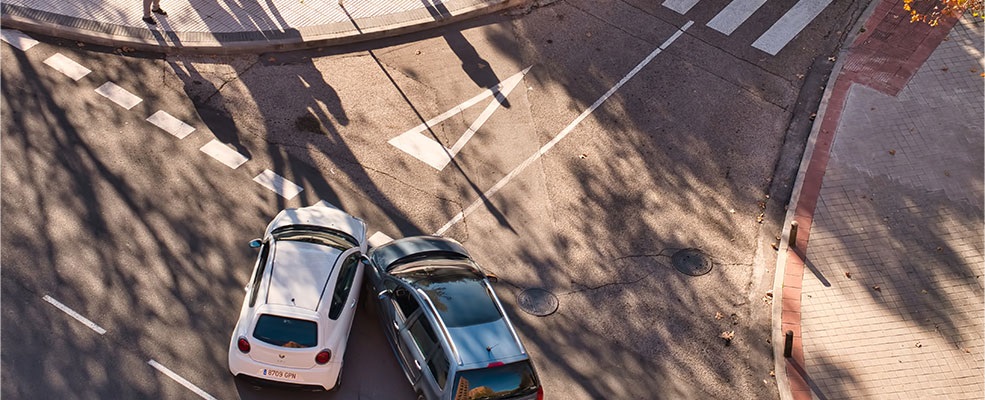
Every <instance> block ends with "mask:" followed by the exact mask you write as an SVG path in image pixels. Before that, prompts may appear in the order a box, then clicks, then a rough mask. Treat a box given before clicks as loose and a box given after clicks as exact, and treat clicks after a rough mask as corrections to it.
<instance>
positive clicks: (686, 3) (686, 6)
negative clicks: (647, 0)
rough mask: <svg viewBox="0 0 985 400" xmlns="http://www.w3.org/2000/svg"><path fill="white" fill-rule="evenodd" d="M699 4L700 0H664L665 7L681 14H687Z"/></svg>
mask: <svg viewBox="0 0 985 400" xmlns="http://www.w3.org/2000/svg"><path fill="white" fill-rule="evenodd" d="M695 4H698V0H664V2H663V6H664V7H667V8H669V9H671V10H674V11H677V12H678V13H680V14H687V12H688V10H690V9H691V7H694V5H695Z"/></svg>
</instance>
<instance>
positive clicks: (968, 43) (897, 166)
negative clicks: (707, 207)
mask: <svg viewBox="0 0 985 400" xmlns="http://www.w3.org/2000/svg"><path fill="white" fill-rule="evenodd" d="M884 3H890V2H888V1H884ZM887 15H889V16H891V15H892V14H891V13H890V14H887ZM983 27H985V24H983V23H982V21H981V20H980V19H979V20H977V21H976V20H975V19H973V18H970V17H968V18H962V19H960V20H959V21H958V22H957V24H956V25H954V27H953V29H951V30H950V33H949V34H948V36H947V37H946V38H945V39H944V40H943V41H941V42H940V45H939V46H938V47H937V48H936V50H934V51H933V53H931V54H930V55H929V57H928V58H927V59H926V62H922V65H921V64H920V63H916V64H915V66H916V67H919V69H916V70H915V74H913V75H912V77H911V78H910V79H909V80H908V81H906V80H905V78H906V77H907V76H908V73H907V71H904V70H905V69H906V67H905V66H906V62H904V63H902V65H903V67H900V68H899V69H897V70H895V73H891V74H885V75H886V76H887V77H888V78H890V79H888V80H886V81H885V82H882V83H880V82H875V81H878V80H879V79H875V80H871V79H870V80H868V81H866V82H863V83H858V82H860V81H864V80H858V81H856V83H853V84H850V86H844V87H847V90H846V91H845V93H844V99H843V101H844V102H843V107H841V108H840V110H831V109H829V110H827V112H828V113H831V112H836V113H839V112H840V119H836V120H835V121H836V123H837V125H836V129H835V132H834V134H833V142H831V143H830V152H829V154H827V156H828V159H827V160H826V162H827V164H826V169H825V170H824V172H823V183H822V184H821V186H820V190H819V192H816V193H815V194H813V195H814V196H816V208H815V209H814V211H813V216H812V220H811V217H810V216H808V217H807V220H808V224H807V225H808V226H809V232H807V233H801V235H805V234H806V236H807V237H809V240H808V241H807V242H805V243H803V244H805V245H806V254H804V255H803V257H802V258H801V257H798V256H796V255H795V256H794V257H792V258H794V259H800V261H802V262H803V267H802V269H801V270H802V278H803V279H802V282H801V283H802V285H801V287H800V288H799V291H800V296H799V298H796V297H795V296H794V295H792V293H794V291H791V292H790V293H787V292H788V289H796V288H795V287H794V285H795V284H796V281H795V280H793V279H790V276H787V277H786V279H785V281H786V282H785V284H784V287H783V290H784V299H783V300H784V301H785V302H787V303H788V304H787V305H789V306H791V307H787V306H785V307H784V308H783V316H784V318H783V323H784V328H783V329H784V330H786V329H788V328H797V326H798V325H799V332H797V344H798V347H799V348H798V349H796V350H795V353H796V354H794V358H793V359H792V361H787V363H786V365H787V366H788V372H789V370H791V369H793V370H794V375H799V376H802V377H803V378H804V381H802V382H800V383H801V385H798V382H797V381H798V378H797V377H796V376H795V377H794V378H791V383H790V384H791V386H792V388H791V390H792V392H793V393H792V398H797V399H802V398H803V399H806V398H811V397H813V398H815V399H846V398H858V399H924V398H927V399H930V398H933V399H937V398H948V399H981V398H982V397H983V395H985V342H983V338H982V335H983V332H985V321H983V319H985V301H983V298H985V278H983V275H985V243H983V239H985V238H983V229H985V222H983V214H985V212H983V203H985V195H983V193H985V190H983V185H985V184H983V182H985V177H983V175H985V124H983V108H982V107H983V104H985V94H983V88H985V85H983V81H985V80H983V76H985V75H983V71H985V59H983V54H985V49H983V47H985V44H983V34H985V29H983ZM941 29H947V27H946V26H945V27H943V28H941ZM945 32H946V31H945ZM878 34H879V33H878V32H876V33H872V35H873V36H875V35H878ZM932 34H933V33H931V35H932ZM938 40H939V39H938ZM869 56H871V57H874V58H878V57H885V58H887V59H892V57H894V56H896V54H877V53H873V54H870V55H869ZM850 63H851V61H848V62H847V63H846V68H850V67H851V65H847V64H850ZM911 64H913V63H911ZM885 71H890V72H894V70H892V69H889V70H886V69H883V72H885ZM901 76H902V77H903V80H901V81H900V82H901V83H905V86H902V87H901V88H898V89H899V90H898V92H897V91H895V90H892V89H891V86H892V85H891V84H886V82H889V81H891V80H892V79H897V80H899V79H898V78H899V77H901ZM839 79H841V78H839ZM866 83H867V84H866ZM837 87H838V85H835V88H829V90H838V89H837ZM833 107H837V105H833ZM819 118H820V117H819ZM821 129H824V128H823V125H822V128H821ZM822 140H823V139H822ZM815 157H818V156H817V155H815ZM808 179H810V178H808ZM811 195H812V194H810V193H807V194H806V196H811ZM799 247H800V248H804V246H803V245H801V246H799ZM787 265H790V264H787ZM788 294H790V295H789V296H788ZM793 305H796V306H798V307H799V309H800V310H799V313H794V312H792V311H788V310H792V309H793V307H792V306H793ZM777 356H778V357H782V355H780V354H778V355H777ZM791 367H792V368H791ZM798 368H799V370H798ZM805 386H806V387H805Z"/></svg>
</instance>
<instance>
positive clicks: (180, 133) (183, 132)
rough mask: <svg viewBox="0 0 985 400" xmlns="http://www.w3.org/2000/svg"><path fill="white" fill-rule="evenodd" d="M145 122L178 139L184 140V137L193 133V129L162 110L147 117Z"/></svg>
mask: <svg viewBox="0 0 985 400" xmlns="http://www.w3.org/2000/svg"><path fill="white" fill-rule="evenodd" d="M147 122H150V123H152V124H154V126H156V127H158V128H161V129H163V130H164V131H165V132H167V133H170V134H171V135H174V137H176V138H178V139H184V138H185V136H188V135H189V134H191V133H192V132H194V131H195V127H193V126H191V125H188V124H186V123H185V122H184V121H182V120H180V119H177V118H175V117H174V116H172V115H171V114H168V113H167V112H166V111H164V110H157V112H156V113H154V115H151V116H149V117H147Z"/></svg>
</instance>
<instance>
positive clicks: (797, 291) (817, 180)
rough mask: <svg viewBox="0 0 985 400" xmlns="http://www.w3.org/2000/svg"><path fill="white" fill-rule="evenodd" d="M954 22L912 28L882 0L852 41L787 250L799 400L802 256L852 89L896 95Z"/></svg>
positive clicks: (899, 6)
mask: <svg viewBox="0 0 985 400" xmlns="http://www.w3.org/2000/svg"><path fill="white" fill-rule="evenodd" d="M877 1H878V0H877ZM955 22H957V20H956V19H953V18H948V19H945V20H943V21H941V24H940V25H938V26H936V27H931V26H929V25H927V24H923V23H910V17H909V13H908V12H907V11H905V10H904V9H903V0H881V1H880V2H879V4H877V5H876V8H875V11H874V12H873V13H872V15H871V16H870V17H869V19H868V20H867V21H866V22H865V25H864V31H863V32H861V33H860V34H859V35H858V36H857V37H856V38H855V40H854V41H853V42H852V44H851V47H850V48H849V49H848V52H847V55H846V59H845V60H844V62H843V64H842V68H841V70H840V71H838V72H837V73H838V76H837V78H836V79H835V83H834V85H833V87H831V88H829V89H828V90H829V91H830V96H829V98H828V104H827V108H826V109H825V110H824V115H822V116H820V124H821V125H820V129H819V131H818V133H817V138H816V141H815V145H814V148H813V151H812V153H811V159H810V162H809V163H808V166H807V171H806V173H805V176H804V180H803V185H802V187H801V191H800V197H799V200H798V202H797V204H796V207H795V211H794V220H795V221H797V224H798V225H799V229H798V234H797V238H796V243H791V244H790V246H788V250H787V261H786V265H785V268H784V277H783V293H782V296H781V302H782V305H781V307H782V312H781V324H780V325H781V327H782V331H783V332H787V331H792V332H793V337H794V340H793V349H792V354H791V355H792V356H791V357H790V358H787V359H786V375H787V380H788V382H789V384H790V391H791V395H792V397H793V398H794V399H796V400H810V399H811V398H812V396H811V391H812V388H811V386H812V382H811V379H810V377H809V376H808V375H807V373H806V372H805V368H804V366H805V363H804V352H803V346H802V342H801V340H802V337H801V324H800V323H801V313H800V306H801V287H802V286H801V285H802V283H803V277H804V265H805V264H804V263H805V261H804V259H803V257H802V255H803V254H806V249H807V246H808V242H809V239H810V231H811V223H812V221H813V218H814V210H815V209H816V206H817V200H818V196H819V194H820V192H821V183H822V181H823V179H824V172H825V169H826V168H827V165H828V159H829V155H830V151H831V144H832V143H833V142H834V137H835V134H836V130H837V128H838V123H839V121H840V120H841V114H842V109H843V107H844V106H845V101H846V100H847V96H848V90H849V89H850V88H851V86H852V85H853V84H860V85H865V86H868V87H870V88H873V89H875V90H878V91H880V92H883V93H885V94H888V95H890V96H895V95H897V94H898V93H899V91H900V90H902V89H903V87H904V86H906V83H907V82H908V81H909V80H910V78H911V77H912V76H913V74H915V73H916V72H917V70H918V69H920V66H921V65H923V63H924V61H926V60H927V58H928V57H930V54H931V53H933V51H934V49H936V48H937V46H938V45H939V44H940V43H941V41H943V40H944V38H945V37H947V34H948V32H950V30H951V28H952V27H953V26H954V24H955Z"/></svg>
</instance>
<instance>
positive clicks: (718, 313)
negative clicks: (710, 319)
mask: <svg viewBox="0 0 985 400" xmlns="http://www.w3.org/2000/svg"><path fill="white" fill-rule="evenodd" d="M722 318H725V315H722V313H720V312H716V313H715V319H722Z"/></svg>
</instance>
